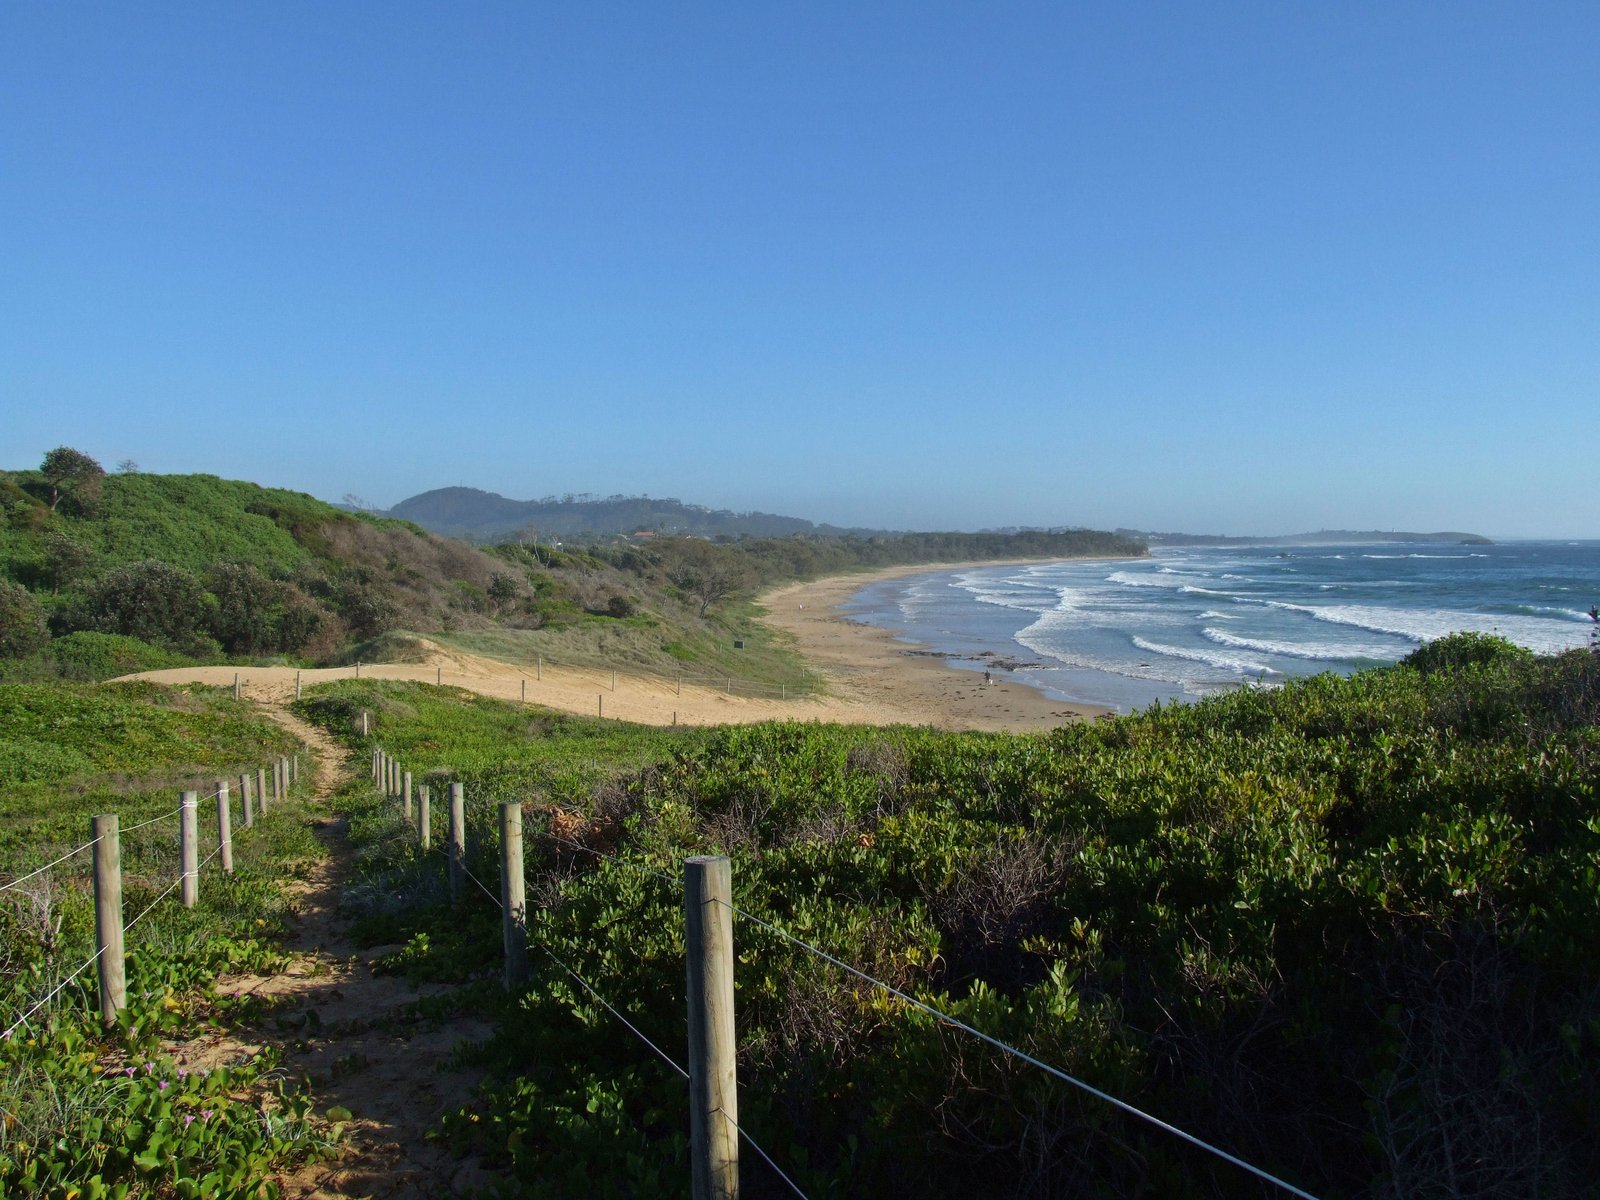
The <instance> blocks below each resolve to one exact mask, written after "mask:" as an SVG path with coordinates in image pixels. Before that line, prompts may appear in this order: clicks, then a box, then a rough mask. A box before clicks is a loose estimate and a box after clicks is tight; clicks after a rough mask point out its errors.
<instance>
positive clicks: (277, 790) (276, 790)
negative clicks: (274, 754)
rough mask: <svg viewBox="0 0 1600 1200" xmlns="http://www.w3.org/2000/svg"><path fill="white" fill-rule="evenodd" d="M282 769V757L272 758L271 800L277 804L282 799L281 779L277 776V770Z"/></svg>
mask: <svg viewBox="0 0 1600 1200" xmlns="http://www.w3.org/2000/svg"><path fill="white" fill-rule="evenodd" d="M282 769H283V759H281V758H275V759H273V760H272V802H273V803H274V804H277V803H278V802H279V801H280V800H282V799H283V781H282V780H281V779H279V778H278V772H279V771H281V770H282Z"/></svg>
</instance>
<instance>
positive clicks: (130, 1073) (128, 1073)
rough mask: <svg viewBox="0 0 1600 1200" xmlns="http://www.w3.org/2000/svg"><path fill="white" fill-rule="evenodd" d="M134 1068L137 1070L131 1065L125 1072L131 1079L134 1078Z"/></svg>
mask: <svg viewBox="0 0 1600 1200" xmlns="http://www.w3.org/2000/svg"><path fill="white" fill-rule="evenodd" d="M134 1070H135V1068H134V1067H129V1068H128V1069H127V1070H126V1071H124V1072H123V1074H124V1075H126V1076H127V1077H128V1078H129V1079H132V1078H133V1072H134Z"/></svg>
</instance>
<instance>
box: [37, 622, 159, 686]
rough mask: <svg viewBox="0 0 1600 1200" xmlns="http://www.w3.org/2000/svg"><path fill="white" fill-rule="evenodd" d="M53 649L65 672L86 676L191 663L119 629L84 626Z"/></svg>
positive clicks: (109, 675)
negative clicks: (88, 627) (107, 629)
mask: <svg viewBox="0 0 1600 1200" xmlns="http://www.w3.org/2000/svg"><path fill="white" fill-rule="evenodd" d="M50 653H51V655H52V656H53V657H54V658H55V660H56V662H57V663H59V664H60V665H61V667H62V668H64V670H63V672H62V673H63V674H66V675H69V676H74V677H81V678H85V679H112V678H115V677H116V676H118V675H132V674H134V673H136V672H138V671H160V670H163V669H165V668H167V667H182V666H187V665H189V662H190V660H189V659H188V658H187V657H185V656H184V655H182V654H177V653H174V652H173V651H171V650H163V649H162V648H161V647H159V646H152V645H151V644H150V643H149V642H144V641H140V640H139V639H138V638H135V637H127V636H126V635H124V634H117V633H97V632H95V631H94V630H90V629H80V630H79V631H78V632H76V633H69V634H67V635H66V636H65V637H59V638H56V639H55V641H53V642H52V643H50Z"/></svg>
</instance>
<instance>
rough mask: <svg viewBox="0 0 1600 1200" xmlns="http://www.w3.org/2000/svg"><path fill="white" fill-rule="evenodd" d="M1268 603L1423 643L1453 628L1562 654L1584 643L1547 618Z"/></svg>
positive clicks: (1579, 635)
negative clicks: (1495, 635) (1498, 636)
mask: <svg viewBox="0 0 1600 1200" xmlns="http://www.w3.org/2000/svg"><path fill="white" fill-rule="evenodd" d="M1265 604H1266V606H1267V607H1268V608H1278V609H1284V610H1286V611H1289V612H1301V613H1305V614H1307V615H1308V616H1310V617H1312V618H1313V619H1314V620H1318V621H1326V622H1328V623H1329V624H1332V625H1348V626H1351V627H1352V628H1355V629H1366V630H1370V631H1371V632H1373V633H1387V634H1392V635H1393V636H1395V637H1403V638H1409V639H1410V640H1411V641H1413V642H1416V643H1418V644H1419V645H1420V644H1421V643H1423V642H1431V641H1433V640H1434V639H1435V638H1442V637H1444V636H1446V635H1447V634H1451V633H1496V634H1499V635H1500V636H1501V637H1503V638H1507V639H1509V640H1511V641H1513V642H1515V643H1517V645H1519V646H1526V647H1527V648H1528V649H1529V650H1533V651H1535V652H1536V653H1539V654H1558V653H1560V652H1561V651H1563V650H1570V649H1572V648H1573V647H1574V646H1581V645H1582V644H1583V640H1584V633H1583V631H1582V630H1579V629H1573V628H1571V627H1570V626H1569V623H1568V622H1566V621H1557V620H1551V619H1549V618H1545V617H1510V616H1496V615H1494V614H1492V613H1469V612H1459V611H1456V610H1453V609H1446V608H1417V609H1412V608H1380V607H1378V606H1376V605H1368V604H1330V605H1308V604H1290V603H1288V602H1287V601H1283V600H1268V601H1265Z"/></svg>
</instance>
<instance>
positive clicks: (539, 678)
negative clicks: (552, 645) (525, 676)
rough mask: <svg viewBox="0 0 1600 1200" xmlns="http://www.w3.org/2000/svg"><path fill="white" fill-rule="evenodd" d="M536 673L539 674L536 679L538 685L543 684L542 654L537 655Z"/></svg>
mask: <svg viewBox="0 0 1600 1200" xmlns="http://www.w3.org/2000/svg"><path fill="white" fill-rule="evenodd" d="M538 672H539V674H538V676H537V678H538V680H539V682H540V683H543V682H544V655H542V654H541V655H539V665H538Z"/></svg>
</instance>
